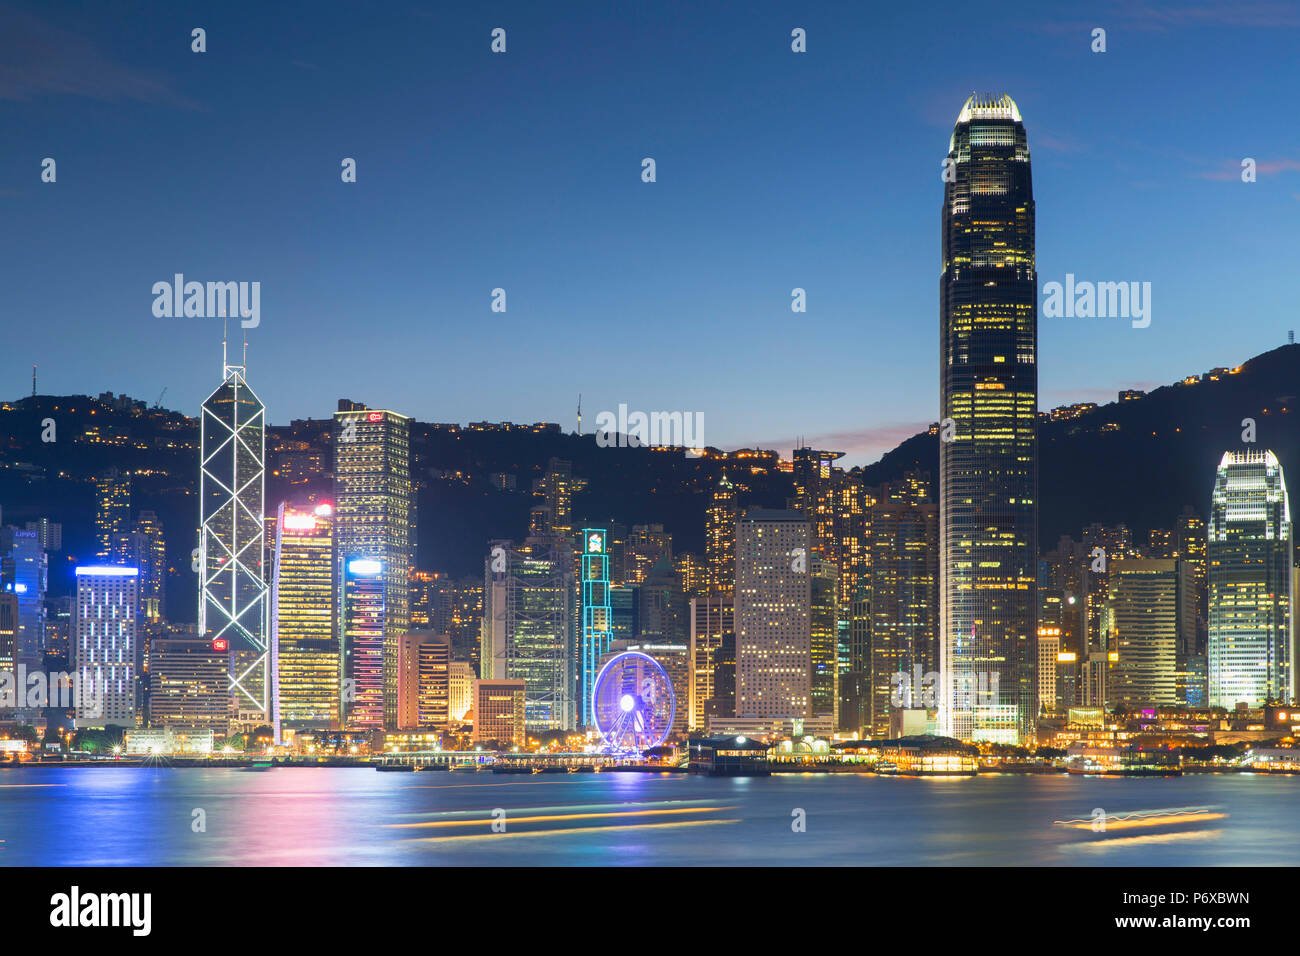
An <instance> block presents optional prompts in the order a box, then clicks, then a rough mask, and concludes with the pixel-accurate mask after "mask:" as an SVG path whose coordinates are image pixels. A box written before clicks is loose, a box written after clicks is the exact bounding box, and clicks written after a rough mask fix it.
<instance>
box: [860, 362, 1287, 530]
mask: <svg viewBox="0 0 1300 956" xmlns="http://www.w3.org/2000/svg"><path fill="white" fill-rule="evenodd" d="M1298 402H1300V345H1284V346H1282V347H1281V348H1277V349H1274V350H1273V351H1271V352H1265V353H1264V354H1263V355H1257V356H1256V357H1255V358H1253V359H1250V360H1249V361H1248V362H1246V363H1244V364H1243V365H1241V366H1240V367H1239V369H1237V370H1235V371H1233V370H1228V371H1227V372H1226V374H1223V373H1221V374H1218V375H1216V376H1214V377H1211V375H1210V373H1206V374H1205V375H1201V376H1197V378H1196V381H1195V384H1184V383H1182V382H1180V383H1178V384H1175V385H1167V386H1164V387H1161V388H1157V389H1155V390H1154V391H1151V392H1148V393H1147V394H1146V395H1145V396H1143V397H1141V398H1137V399H1133V400H1130V401H1125V402H1119V401H1115V402H1111V403H1110V404H1108V405H1102V406H1099V407H1098V408H1096V409H1094V410H1092V411H1089V412H1085V413H1083V414H1082V415H1080V416H1079V417H1078V418H1074V419H1069V420H1064V421H1051V422H1045V423H1042V424H1041V425H1040V427H1039V432H1038V434H1039V450H1040V464H1039V474H1038V488H1039V501H1040V511H1039V543H1040V545H1042V546H1043V547H1051V546H1053V545H1055V543H1056V541H1057V539H1058V538H1059V537H1060V536H1061V535H1062V534H1070V535H1073V536H1074V537H1075V538H1078V536H1079V532H1080V530H1081V529H1082V528H1083V526H1084V525H1086V524H1089V523H1091V522H1093V521H1100V522H1103V523H1106V524H1117V523H1120V522H1123V523H1124V524H1126V525H1128V527H1129V528H1130V529H1132V530H1133V532H1134V539H1135V540H1145V538H1146V534H1147V532H1148V531H1150V530H1151V529H1152V528H1169V527H1172V526H1173V522H1174V519H1175V518H1176V517H1177V515H1178V514H1180V513H1181V512H1182V510H1183V506H1184V505H1192V506H1194V507H1195V508H1196V510H1197V511H1198V512H1200V513H1201V515H1202V516H1206V517H1208V514H1209V508H1210V495H1211V493H1212V491H1213V488H1214V472H1215V468H1216V467H1217V466H1218V464H1219V460H1220V459H1221V458H1222V457H1223V453H1224V452H1225V451H1229V450H1242V449H1245V448H1247V447H1251V446H1247V445H1245V444H1243V443H1242V440H1241V438H1242V424H1241V422H1242V419H1245V418H1253V419H1254V420H1255V424H1256V443H1255V445H1254V446H1253V447H1255V448H1269V449H1272V451H1273V452H1274V453H1275V454H1276V455H1277V456H1278V458H1279V459H1280V460H1281V462H1282V468H1283V471H1284V473H1285V474H1286V475H1287V476H1288V491H1289V492H1290V493H1291V494H1295V493H1296V492H1297V491H1300V486H1297V484H1296V481H1297V479H1298V478H1300V412H1298V411H1297V403H1298ZM917 467H919V468H922V469H924V470H927V471H929V472H930V473H931V474H932V475H933V476H935V477H936V478H937V476H938V468H939V439H938V436H935V435H930V434H928V433H922V434H920V435H915V436H913V437H912V438H909V439H908V440H907V441H905V442H903V443H902V444H901V445H899V446H898V447H897V448H895V449H894V450H893V451H891V452H889V453H888V454H886V455H885V456H884V457H883V458H882V459H881V460H880V461H879V462H877V463H875V464H873V465H870V466H868V467H866V468H864V469H863V472H862V473H863V477H864V480H865V481H866V482H867V483H868V484H877V483H879V482H882V481H887V480H891V479H894V478H897V477H899V476H901V475H902V474H903V473H904V472H906V471H907V470H909V469H911V468H917Z"/></svg>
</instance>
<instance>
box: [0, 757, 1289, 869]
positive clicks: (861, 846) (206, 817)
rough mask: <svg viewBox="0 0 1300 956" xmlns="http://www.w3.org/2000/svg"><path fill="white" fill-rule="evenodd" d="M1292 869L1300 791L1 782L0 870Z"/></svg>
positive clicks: (1268, 785) (460, 779)
mask: <svg viewBox="0 0 1300 956" xmlns="http://www.w3.org/2000/svg"><path fill="white" fill-rule="evenodd" d="M1193 806H1196V807H1203V806H1214V807H1217V808H1218V812H1219V813H1222V814H1225V815H1224V816H1222V817H1219V818H1217V819H1214V820H1213V821H1212V822H1209V823H1201V824H1199V825H1196V826H1188V827H1186V828H1179V827H1175V828H1174V832H1162V833H1158V834H1151V833H1134V834H1130V833H1128V832H1113V833H1111V832H1108V833H1106V834H1103V835H1098V834H1093V833H1089V832H1081V831H1079V830H1069V829H1065V828H1063V827H1060V826H1054V825H1053V823H1054V821H1057V820H1067V819H1080V818H1081V819H1089V818H1090V817H1092V816H1093V810H1094V808H1102V809H1103V810H1104V811H1105V812H1106V813H1107V814H1119V813H1126V812H1130V811H1135V810H1154V809H1158V808H1174V807H1193ZM797 810H802V811H803V818H804V819H805V821H806V829H805V831H804V832H795V831H794V829H792V822H794V821H795V820H796V818H797V816H798V815H797V814H796V811H797ZM196 811H201V813H198V812H196ZM500 811H504V814H502V813H501V812H500ZM494 819H497V820H501V819H504V827H505V832H504V833H500V832H497V833H494V832H493V830H492V821H493V820H494ZM198 821H201V822H202V823H203V828H202V830H201V831H200V832H196V825H197V822H198ZM499 828H500V824H498V829H499ZM1296 863H1300V777H1284V776H1255V775H1209V774H1197V775H1189V776H1185V777H1181V778H1174V779H1151V778H1147V779H1141V778H1130V779H1109V780H1108V779H1082V778H1078V777H1066V776H1064V775H1059V776H1058V775H1052V776H1015V775H997V776H981V777H978V778H961V779H906V778H889V777H874V776H866V775H862V776H858V775H849V774H831V775H824V774H821V775H819V774H807V775H786V774H782V775H777V776H773V777H770V778H757V779H746V778H740V779H712V778H708V777H699V776H690V775H685V774H655V775H648V774H615V773H606V774H570V775H563V776H550V775H546V776H531V777H519V776H505V775H494V774H491V773H480V774H473V775H471V774H449V773H377V772H376V771H374V770H372V769H362V768H356V769H354V768H289V767H282V768H276V769H274V770H271V771H267V772H263V773H246V772H240V771H235V770H190V769H180V770H177V769H169V768H166V767H162V768H156V769H155V768H58V769H16V770H5V771H0V865H6V864H7V865H43V866H51V865H69V866H102V865H206V866H212V865H216V866H222V865H239V866H247V865H257V866H319V865H329V864H344V865H347V864H354V865H356V864H359V865H383V866H394V865H402V866H405V865H412V866H445V865H456V864H496V865H511V866H533V865H551V866H554V865H575V864H576V865H620V866H628V865H687V866H704V865H713V864H723V865H737V864H739V865H761V864H783V865H791V864H793V865H798V864H831V865H865V866H890V865H937V866H954V865H957V866H960V865H972V864H995V865H997V864H1032V865H1049V866H1050V865H1070V866H1095V865H1103V866H1131V865H1154V866H1202V865H1231V864H1239V865H1255V866H1258V865H1295V864H1296Z"/></svg>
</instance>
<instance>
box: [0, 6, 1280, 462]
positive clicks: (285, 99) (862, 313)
mask: <svg viewBox="0 0 1300 956" xmlns="http://www.w3.org/2000/svg"><path fill="white" fill-rule="evenodd" d="M1046 6H1047V5H1041V4H1031V3H1027V4H996V3H990V4H979V5H971V4H942V3H938V4H908V5H901V8H900V5H893V4H890V5H884V4H880V5H877V4H864V3H844V4H836V3H818V4H807V5H797V4H790V3H769V2H747V3H730V2H728V3H709V2H704V3H668V2H664V3H648V4H637V5H633V4H609V3H564V4H523V3H520V4H493V3H481V4H480V3H476V4H461V3H455V4H453V3H438V4H430V5H426V6H418V5H407V4H401V3H392V4H383V5H377V4H355V5H354V4H346V5H345V4H329V3H322V4H308V3H301V4H294V3H286V4H274V5H272V4H266V5H262V4H235V5H231V4H215V3H214V4H194V5H182V4H164V3H151V4H144V3H125V2H123V3H112V4H103V5H100V4H90V3H86V4H72V3H58V2H54V3H41V4H28V5H24V4H17V5H2V4H0V116H2V118H3V128H4V136H5V148H4V149H3V150H2V151H0V215H3V217H4V220H5V222H6V226H7V228H5V229H4V230H3V232H0V261H3V263H4V275H5V282H4V294H3V297H0V309H2V310H3V324H2V326H0V397H4V398H16V397H19V396H21V395H23V394H26V393H27V392H28V391H29V390H30V375H31V365H32V363H33V362H35V363H38V364H39V366H40V383H39V384H40V391H41V392H42V393H54V394H65V393H91V394H96V393H98V392H100V391H103V390H112V391H116V392H127V393H129V394H132V395H134V396H135V397H137V398H144V399H146V400H148V401H150V402H152V401H153V400H154V399H155V398H156V397H157V395H158V394H159V392H160V391H161V390H162V389H163V388H164V387H166V388H167V389H168V391H167V398H166V401H165V404H167V405H169V406H171V407H175V408H179V409H180V410H182V411H185V412H187V413H189V414H196V413H197V410H198V407H199V403H200V402H201V401H202V399H203V398H204V397H205V395H206V394H207V393H208V392H209V391H210V390H211V389H212V388H213V387H214V386H215V384H216V382H217V379H218V378H219V373H220V365H219V363H220V320H216V319H197V318H190V319H184V318H182V319H177V318H170V319H167V318H161V319H160V318H155V317H154V315H153V313H152V303H153V296H152V294H151V292H150V289H151V287H152V285H153V283H155V282H158V281H163V280H170V279H171V277H172V275H173V274H174V273H177V272H181V273H184V274H185V275H186V277H187V279H196V280H200V281H207V280H213V281H225V280H235V281H238V280H243V281H259V282H261V284H262V292H261V313H262V315H261V324H260V326H259V327H258V328H256V329H251V330H249V376H250V380H251V382H252V384H253V386H254V388H255V389H256V390H257V391H258V392H259V394H260V395H261V397H262V399H263V400H264V402H265V403H266V405H267V407H268V411H269V415H270V418H271V421H272V422H273V423H285V422H287V421H288V420H289V419H290V418H303V417H323V416H326V415H328V414H329V413H330V412H331V411H332V410H333V408H334V406H335V401H336V400H337V399H338V398H340V397H347V398H352V399H354V400H357V401H364V402H367V403H368V404H370V405H372V406H376V407H385V406H386V407H392V408H395V409H397V410H400V411H403V412H405V413H407V414H411V415H414V416H415V417H417V418H419V419H421V420H425V421H459V422H467V421H471V420H483V419H487V420H511V421H529V422H531V421H538V420H546V421H559V422H561V423H562V424H564V425H565V427H566V428H569V427H572V425H573V421H574V406H575V404H576V401H577V396H578V393H579V392H581V393H582V396H583V411H584V419H585V420H586V422H587V425H588V428H590V423H591V422H593V421H594V420H595V417H596V414H597V412H599V411H601V410H605V409H609V410H613V409H616V408H617V407H618V405H619V404H620V403H626V404H627V405H628V406H629V407H630V408H631V409H642V410H646V411H652V410H682V411H692V412H694V411H699V412H703V413H704V423H705V429H704V433H705V438H706V440H707V441H708V443H710V444H715V445H720V446H723V447H738V446H741V445H761V446H763V447H775V448H780V449H782V450H783V451H785V452H787V453H788V451H789V449H790V448H791V447H792V444H793V442H794V439H795V436H803V437H805V438H806V439H807V440H808V441H809V442H810V443H812V444H818V445H821V446H823V447H834V448H840V449H844V450H847V451H849V452H850V455H849V458H848V463H851V464H853V463H864V462H867V461H870V460H874V459H875V458H876V457H878V456H879V455H880V454H881V453H882V452H884V451H886V450H888V449H889V448H891V447H893V445H895V444H896V443H897V441H899V440H901V439H902V438H903V437H906V436H907V435H910V434H912V433H914V432H915V431H917V430H919V428H921V427H923V426H924V425H925V424H926V423H928V422H930V421H932V420H934V419H936V418H937V417H938V416H937V402H938V367H937V365H938V321H939V319H938V288H939V284H938V277H939V254H940V235H939V224H940V218H939V217H940V208H939V207H940V200H941V197H942V182H941V163H942V159H943V157H944V155H945V153H946V151H947V145H948V136H949V134H950V132H951V129H952V123H953V121H954V120H955V118H956V115H957V112H958V110H959V109H960V107H961V105H962V102H963V101H964V99H965V98H966V96H967V95H969V94H970V93H971V92H972V91H975V90H979V91H995V92H1004V91H1005V92H1008V93H1010V94H1011V95H1012V97H1014V98H1015V100H1016V101H1017V103H1018V104H1019V106H1020V108H1021V111H1022V113H1023V115H1024V118H1025V123H1026V127H1027V129H1028V132H1029V143H1030V149H1031V153H1032V156H1033V166H1034V169H1033V172H1034V192H1035V199H1036V202H1037V211H1038V236H1037V239H1038V245H1037V249H1038V265H1039V280H1040V284H1041V283H1046V282H1049V281H1053V280H1055V281H1062V280H1063V279H1064V276H1065V274H1066V273H1067V272H1072V273H1074V274H1075V275H1076V277H1078V278H1079V279H1092V280H1096V281H1149V282H1150V283H1151V284H1152V323H1151V326H1150V327H1149V328H1146V329H1140V330H1138V329H1133V328H1131V327H1130V326H1129V324H1128V323H1127V322H1126V321H1124V320H1117V319H1046V318H1043V319H1041V320H1040V392H1041V398H1040V401H1041V405H1042V407H1043V408H1048V407H1051V406H1053V405H1057V404H1061V403H1063V402H1068V401H1106V400H1110V399H1113V398H1114V393H1115V392H1116V391H1117V390H1118V389H1120V388H1125V387H1143V386H1150V385H1156V384H1163V383H1166V382H1170V381H1173V380H1175V379H1177V378H1180V377H1181V376H1183V375H1185V374H1188V373H1190V372H1199V371H1203V370H1204V369H1207V368H1210V367H1212V366H1215V365H1233V364H1237V363H1239V362H1240V361H1242V360H1244V359H1246V358H1248V357H1250V356H1251V355H1254V354H1257V353H1259V352H1261V351H1265V350H1267V349H1270V348H1273V347H1275V346H1277V345H1280V344H1282V343H1283V342H1284V341H1285V339H1286V332H1287V329H1288V328H1292V327H1294V326H1296V325H1300V317H1298V316H1297V315H1296V309H1295V302H1296V296H1295V288H1294V276H1295V271H1296V254H1297V235H1298V231H1297V227H1296V223H1297V217H1298V216H1300V127H1298V126H1297V124H1296V123H1295V120H1294V116H1295V104H1294V91H1295V90H1296V89H1300V58H1297V57H1296V56H1295V50H1296V49H1298V48H1300V9H1298V8H1297V7H1296V6H1295V5H1292V4H1272V3H1249V2H1248V3H1244V4H1223V5H1212V4H1191V5H1177V6H1173V5H1168V6H1167V5H1163V4H1139V5H1133V4H1125V3H1119V4H1097V5H1077V6H1074V7H1073V8H1072V9H1070V10H1069V11H1068V12H1059V11H1054V10H1051V9H1046V8H1045V7H1046ZM194 27H203V28H204V29H205V30H206V31H207V52H206V53H202V54H198V53H193V52H191V50H190V44H191V40H190V31H191V29H192V28H194ZM495 27H502V28H504V29H505V30H506V37H507V52H506V53H505V54H493V53H492V52H491V51H490V49H489V44H490V33H491V31H492V29H493V28H495ZM795 27H802V28H803V29H805V30H806V31H807V47H808V50H807V52H806V53H803V54H795V53H793V52H791V49H790V32H791V30H792V29H793V28H795ZM1094 27H1102V28H1104V29H1106V31H1107V37H1106V39H1107V51H1106V52H1105V53H1102V54H1097V53H1093V52H1091V49H1090V44H1091V31H1092V29H1093V28H1094ZM647 156H649V157H653V158H654V159H655V161H656V165H657V182H655V183H653V184H647V183H643V182H642V181H641V175H640V174H641V160H642V159H643V158H644V157H647ZM45 157H53V158H54V159H55V160H56V162H57V176H58V179H57V182H55V183H53V184H45V183H41V182H40V172H41V161H42V159H43V158H45ZM344 157H353V158H355V159H356V161H357V182H356V183H355V184H344V183H342V182H341V180H340V175H339V174H340V163H341V161H342V159H343V158H344ZM1244 157H1252V158H1254V159H1255V160H1256V161H1257V163H1258V169H1259V175H1258V180H1257V181H1256V182H1254V183H1243V182H1241V179H1240V164H1241V160H1242V159H1243V158H1244ZM497 287H501V288H504V289H505V290H506V295H507V311H506V312H505V313H494V312H492V311H491V309H490V303H491V292H492V290H493V289H494V288H497ZM795 287H801V288H804V289H805V290H806V291H807V302H808V311H807V313H806V314H802V315H796V314H793V313H792V312H791V310H790V293H791V289H793V288H795ZM236 334H237V333H236Z"/></svg>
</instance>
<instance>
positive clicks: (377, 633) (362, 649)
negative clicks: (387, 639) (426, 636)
mask: <svg viewBox="0 0 1300 956" xmlns="http://www.w3.org/2000/svg"><path fill="white" fill-rule="evenodd" d="M385 592H386V587H385V580H384V562H383V561H381V560H379V559H378V558H374V557H368V556H360V555H357V556H354V557H351V558H348V559H347V560H345V561H344V562H343V604H342V612H341V613H340V615H339V619H340V620H341V621H342V629H343V635H342V643H343V690H342V704H343V707H342V710H343V727H344V729H345V730H382V729H383V727H384V624H385V620H386V611H387V607H386V600H385V599H386V593H385Z"/></svg>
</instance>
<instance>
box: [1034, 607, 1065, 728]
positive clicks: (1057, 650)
mask: <svg viewBox="0 0 1300 956" xmlns="http://www.w3.org/2000/svg"><path fill="white" fill-rule="evenodd" d="M1060 654H1061V634H1060V628H1056V627H1039V628H1038V706H1039V709H1040V711H1042V712H1044V713H1050V712H1052V711H1054V710H1056V709H1057V705H1056V665H1057V664H1058V663H1059V657H1060Z"/></svg>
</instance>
